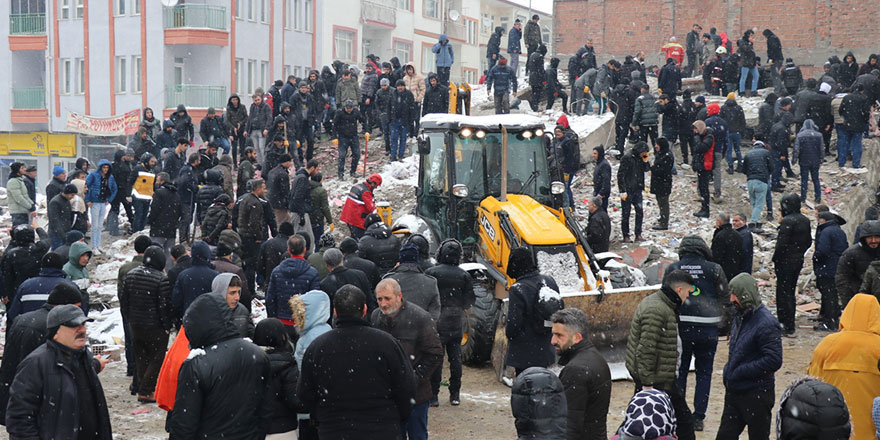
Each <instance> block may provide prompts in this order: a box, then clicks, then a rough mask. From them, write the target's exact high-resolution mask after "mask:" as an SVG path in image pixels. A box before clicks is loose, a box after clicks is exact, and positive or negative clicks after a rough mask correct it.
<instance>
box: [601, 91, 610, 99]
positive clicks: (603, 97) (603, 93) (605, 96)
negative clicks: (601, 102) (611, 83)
mask: <svg viewBox="0 0 880 440" xmlns="http://www.w3.org/2000/svg"><path fill="white" fill-rule="evenodd" d="M599 96H601V97H602V99H607V98H608V95H607V94H606V93H605V92H602V93H600V94H599Z"/></svg>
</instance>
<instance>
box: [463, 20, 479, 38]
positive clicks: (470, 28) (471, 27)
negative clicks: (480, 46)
mask: <svg viewBox="0 0 880 440" xmlns="http://www.w3.org/2000/svg"><path fill="white" fill-rule="evenodd" d="M465 23H466V24H467V42H468V44H477V38H478V36H477V22H476V21H474V20H465Z"/></svg>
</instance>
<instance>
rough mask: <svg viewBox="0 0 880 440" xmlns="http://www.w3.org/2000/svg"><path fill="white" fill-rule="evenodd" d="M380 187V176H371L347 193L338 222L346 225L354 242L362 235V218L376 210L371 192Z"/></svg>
mask: <svg viewBox="0 0 880 440" xmlns="http://www.w3.org/2000/svg"><path fill="white" fill-rule="evenodd" d="M379 185H382V176H380V175H378V174H372V175H370V177H369V178H367V180H366V181H364V182H363V183H358V184H357V185H355V186H353V187H351V191H349V192H348V198H347V199H346V200H345V206H343V207H342V215H341V216H340V218H339V219H340V220H342V221H343V222H344V223H345V224H347V225H348V229H349V230H350V231H351V236H352V238H354V239H355V240H360V238H361V237H363V235H364V218H366V217H367V215H368V214H371V213H372V212H373V211H375V210H376V204H375V203H373V191H375V190H376V188H378V187H379Z"/></svg>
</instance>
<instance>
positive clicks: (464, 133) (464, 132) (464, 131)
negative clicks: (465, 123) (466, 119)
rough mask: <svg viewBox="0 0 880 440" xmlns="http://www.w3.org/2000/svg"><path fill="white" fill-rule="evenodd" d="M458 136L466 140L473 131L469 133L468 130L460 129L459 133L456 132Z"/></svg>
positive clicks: (469, 130)
mask: <svg viewBox="0 0 880 440" xmlns="http://www.w3.org/2000/svg"><path fill="white" fill-rule="evenodd" d="M458 134H459V135H460V136H461V137H465V138H468V137H471V134H473V131H471V129H470V128H463V129H461V131H460V132H458Z"/></svg>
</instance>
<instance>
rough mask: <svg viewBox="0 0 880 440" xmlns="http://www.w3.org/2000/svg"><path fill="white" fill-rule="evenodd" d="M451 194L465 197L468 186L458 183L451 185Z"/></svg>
mask: <svg viewBox="0 0 880 440" xmlns="http://www.w3.org/2000/svg"><path fill="white" fill-rule="evenodd" d="M452 195H454V196H455V197H460V198H465V197H467V196H468V187H467V185H463V184H461V183H459V184H458V185H453V186H452Z"/></svg>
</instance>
